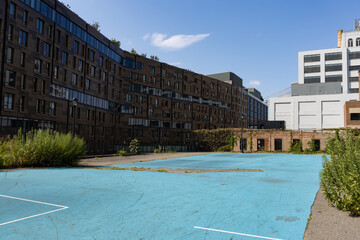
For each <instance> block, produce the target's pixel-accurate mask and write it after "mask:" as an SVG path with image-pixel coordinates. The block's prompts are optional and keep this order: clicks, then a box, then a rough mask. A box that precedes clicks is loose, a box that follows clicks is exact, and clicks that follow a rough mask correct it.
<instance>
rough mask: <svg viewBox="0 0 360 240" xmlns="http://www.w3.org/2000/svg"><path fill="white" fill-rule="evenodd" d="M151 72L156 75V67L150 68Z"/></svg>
mask: <svg viewBox="0 0 360 240" xmlns="http://www.w3.org/2000/svg"><path fill="white" fill-rule="evenodd" d="M150 72H151V73H152V74H155V67H154V66H150Z"/></svg>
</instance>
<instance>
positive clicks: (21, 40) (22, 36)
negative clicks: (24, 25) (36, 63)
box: [19, 30, 28, 47]
mask: <svg viewBox="0 0 360 240" xmlns="http://www.w3.org/2000/svg"><path fill="white" fill-rule="evenodd" d="M27 42H28V34H27V32H24V31H22V30H20V31H19V44H20V45H21V46H24V47H27Z"/></svg>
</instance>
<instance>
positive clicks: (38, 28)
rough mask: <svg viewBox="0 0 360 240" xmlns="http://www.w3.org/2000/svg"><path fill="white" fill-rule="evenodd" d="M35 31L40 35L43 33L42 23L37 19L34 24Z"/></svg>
mask: <svg viewBox="0 0 360 240" xmlns="http://www.w3.org/2000/svg"><path fill="white" fill-rule="evenodd" d="M36 31H37V32H38V33H40V34H43V33H44V21H43V20H40V19H38V20H37V23H36Z"/></svg>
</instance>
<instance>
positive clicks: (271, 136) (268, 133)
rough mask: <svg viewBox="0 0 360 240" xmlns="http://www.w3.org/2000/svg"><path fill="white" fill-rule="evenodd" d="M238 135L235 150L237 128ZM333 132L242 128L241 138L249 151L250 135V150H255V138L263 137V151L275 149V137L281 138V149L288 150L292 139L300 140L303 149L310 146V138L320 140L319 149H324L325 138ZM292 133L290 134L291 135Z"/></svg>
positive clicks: (239, 131) (237, 150)
mask: <svg viewBox="0 0 360 240" xmlns="http://www.w3.org/2000/svg"><path fill="white" fill-rule="evenodd" d="M236 133H237V135H238V141H237V145H236V146H235V147H234V151H235V152H240V136H241V130H240V129H237V131H236ZM333 134H334V133H333V132H317V131H313V132H303V131H286V130H285V131H282V130H273V129H269V130H267V129H244V130H243V139H246V141H247V147H246V150H245V149H244V152H250V138H251V137H250V136H251V135H252V151H253V152H256V151H257V140H259V139H264V143H265V147H264V150H265V151H275V139H281V140H282V151H288V150H289V149H290V147H291V144H290V143H292V142H293V140H294V139H298V140H300V142H301V143H302V147H303V150H305V149H308V148H310V146H309V144H308V142H310V141H311V140H313V139H314V140H320V150H325V148H326V142H327V140H328V139H329V138H330V137H332V136H333ZM291 135H292V136H291Z"/></svg>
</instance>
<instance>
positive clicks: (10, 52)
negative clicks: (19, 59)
mask: <svg viewBox="0 0 360 240" xmlns="http://www.w3.org/2000/svg"><path fill="white" fill-rule="evenodd" d="M6 56H7V57H6V61H7V63H12V62H13V58H14V49H13V48H11V47H8V50H7V55H6Z"/></svg>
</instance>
